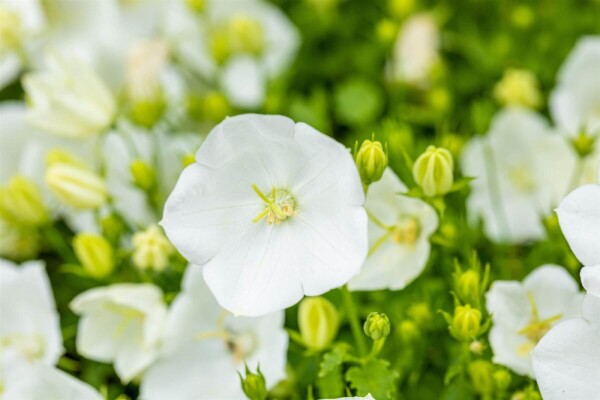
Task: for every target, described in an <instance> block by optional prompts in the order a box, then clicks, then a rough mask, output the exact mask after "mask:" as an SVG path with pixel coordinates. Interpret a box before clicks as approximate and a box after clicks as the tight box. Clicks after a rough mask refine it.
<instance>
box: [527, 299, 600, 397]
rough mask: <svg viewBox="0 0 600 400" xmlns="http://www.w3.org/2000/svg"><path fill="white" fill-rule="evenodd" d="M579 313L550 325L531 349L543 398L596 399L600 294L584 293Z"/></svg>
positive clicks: (598, 393)
mask: <svg viewBox="0 0 600 400" xmlns="http://www.w3.org/2000/svg"><path fill="white" fill-rule="evenodd" d="M582 314H583V318H574V319H570V320H568V321H564V322H561V323H559V324H557V325H556V326H555V327H553V328H552V329H551V330H550V331H549V332H548V333H547V334H546V335H545V336H544V337H543V338H542V340H541V341H540V342H539V343H538V345H537V346H536V348H535V350H534V351H533V355H532V359H533V370H534V372H535V377H536V380H537V383H538V386H539V388H540V392H541V394H542V396H543V397H544V399H545V400H563V399H574V400H575V399H580V400H588V399H589V400H598V399H600V391H599V390H598V389H599V388H598V377H600V298H598V297H595V296H590V295H588V296H587V297H586V298H585V300H584V302H583V308H582Z"/></svg>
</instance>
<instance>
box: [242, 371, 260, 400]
mask: <svg viewBox="0 0 600 400" xmlns="http://www.w3.org/2000/svg"><path fill="white" fill-rule="evenodd" d="M239 375H240V381H241V384H242V390H243V391H244V393H245V394H246V396H247V397H248V399H250V400H265V399H266V398H267V383H266V381H265V377H264V375H263V374H262V372H261V371H260V366H259V367H257V368H256V373H253V372H251V371H250V370H249V369H248V366H247V365H246V377H245V378H243V377H242V375H241V374H239Z"/></svg>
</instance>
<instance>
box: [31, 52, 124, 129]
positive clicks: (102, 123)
mask: <svg viewBox="0 0 600 400" xmlns="http://www.w3.org/2000/svg"><path fill="white" fill-rule="evenodd" d="M47 65H48V70H47V71H41V72H33V73H30V74H28V75H27V76H25V78H23V86H24V88H25V91H26V92H27V97H28V99H29V102H28V104H29V105H30V107H29V110H28V115H27V117H28V120H29V122H30V123H31V124H32V125H33V126H34V127H36V128H38V129H40V130H41V131H44V132H48V133H50V134H53V135H57V136H63V137H68V138H87V137H90V136H94V135H97V134H100V133H102V132H104V131H105V130H107V129H108V128H109V126H110V125H111V124H112V122H113V119H114V117H115V115H116V111H117V105H116V101H115V99H114V97H113V95H112V93H111V92H110V89H109V88H108V87H107V86H106V84H105V83H104V82H103V81H102V80H101V79H100V77H99V76H98V75H97V74H96V73H95V72H94V71H93V70H92V69H90V68H89V67H88V66H86V65H84V64H82V63H80V62H77V61H76V60H69V61H68V62H67V61H65V60H64V59H62V58H61V57H59V56H58V55H57V54H51V55H50V57H48V58H47Z"/></svg>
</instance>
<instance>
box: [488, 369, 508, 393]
mask: <svg viewBox="0 0 600 400" xmlns="http://www.w3.org/2000/svg"><path fill="white" fill-rule="evenodd" d="M492 378H493V379H494V386H495V387H496V390H499V391H505V390H506V389H508V387H509V386H510V381H511V379H512V378H511V376H510V372H508V371H507V370H505V369H503V368H502V369H498V370H496V371H494V373H493V374H492Z"/></svg>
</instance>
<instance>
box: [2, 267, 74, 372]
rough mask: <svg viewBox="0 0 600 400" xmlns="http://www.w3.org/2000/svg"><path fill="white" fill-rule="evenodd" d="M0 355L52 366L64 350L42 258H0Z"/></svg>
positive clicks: (57, 317)
mask: <svg viewBox="0 0 600 400" xmlns="http://www.w3.org/2000/svg"><path fill="white" fill-rule="evenodd" d="M0 322H1V324H0V354H1V353H4V352H7V351H11V352H14V353H15V354H16V355H17V357H18V358H19V359H22V360H25V361H27V362H35V361H41V362H43V363H45V364H48V365H54V364H56V362H57V361H58V359H59V357H60V356H61V354H62V353H63V347H62V336H61V331H60V322H59V316H58V313H57V311H56V305H55V304H54V298H53V296H52V289H51V287H50V282H49V281H48V276H47V275H46V271H45V267H44V264H43V262H42V261H29V262H26V263H24V264H22V265H20V266H18V265H16V264H13V263H11V262H10V261H8V260H4V259H0Z"/></svg>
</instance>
